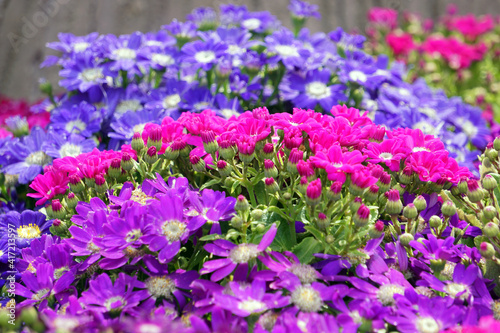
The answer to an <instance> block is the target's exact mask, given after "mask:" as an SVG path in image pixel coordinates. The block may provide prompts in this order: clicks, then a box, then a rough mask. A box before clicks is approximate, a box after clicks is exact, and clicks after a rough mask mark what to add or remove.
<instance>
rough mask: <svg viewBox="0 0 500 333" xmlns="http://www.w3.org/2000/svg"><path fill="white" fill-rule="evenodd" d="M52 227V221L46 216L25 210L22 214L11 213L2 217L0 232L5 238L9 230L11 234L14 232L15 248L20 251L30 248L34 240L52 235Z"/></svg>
mask: <svg viewBox="0 0 500 333" xmlns="http://www.w3.org/2000/svg"><path fill="white" fill-rule="evenodd" d="M51 225H52V220H46V217H45V215H44V214H42V213H40V212H34V211H32V210H25V211H23V212H22V213H19V212H16V211H10V212H7V213H5V214H2V215H0V232H2V234H3V236H4V237H6V236H7V230H9V231H8V233H9V234H11V233H12V232H13V233H14V234H15V240H16V245H15V246H16V247H17V248H19V249H23V248H25V247H29V246H30V244H31V242H32V241H33V240H35V239H38V238H40V237H42V235H43V234H48V233H50V231H49V228H50V226H51ZM11 246H12V244H11Z"/></svg>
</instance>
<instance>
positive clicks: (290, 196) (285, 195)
mask: <svg viewBox="0 0 500 333" xmlns="http://www.w3.org/2000/svg"><path fill="white" fill-rule="evenodd" d="M291 198H292V195H291V194H290V193H289V192H285V193H283V199H285V200H286V201H288V200H290V199H291Z"/></svg>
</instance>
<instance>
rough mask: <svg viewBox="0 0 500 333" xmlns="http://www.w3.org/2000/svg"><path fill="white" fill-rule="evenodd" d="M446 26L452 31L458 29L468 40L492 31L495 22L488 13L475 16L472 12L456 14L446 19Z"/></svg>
mask: <svg viewBox="0 0 500 333" xmlns="http://www.w3.org/2000/svg"><path fill="white" fill-rule="evenodd" d="M447 28H448V29H450V30H454V31H459V32H460V33H461V34H462V35H464V36H465V38H467V39H468V40H470V41H473V40H475V39H476V38H477V37H479V36H481V35H483V34H485V33H487V32H489V31H492V30H493V29H494V28H495V24H494V22H493V19H492V17H491V16H490V15H485V16H482V17H477V18H476V17H475V16H474V15H473V14H468V15H465V16H457V17H453V18H451V19H449V20H448V22H447Z"/></svg>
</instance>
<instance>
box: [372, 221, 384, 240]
mask: <svg viewBox="0 0 500 333" xmlns="http://www.w3.org/2000/svg"><path fill="white" fill-rule="evenodd" d="M384 227H385V225H384V222H382V221H377V222H375V224H374V225H373V226H372V227H371V228H370V230H369V231H368V235H369V236H370V238H371V239H375V238H379V237H380V236H382V234H383V233H384Z"/></svg>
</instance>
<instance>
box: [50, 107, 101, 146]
mask: <svg viewBox="0 0 500 333" xmlns="http://www.w3.org/2000/svg"><path fill="white" fill-rule="evenodd" d="M50 121H51V125H50V127H51V128H52V129H53V130H55V131H61V132H65V133H69V134H79V135H82V136H84V137H86V138H89V137H91V136H92V135H93V134H94V133H96V132H98V131H99V130H100V129H101V122H102V117H101V114H100V112H99V111H97V110H96V108H95V107H94V106H93V105H92V104H89V103H87V102H85V101H83V102H81V103H80V104H73V105H72V106H71V107H69V106H68V107H65V106H61V107H60V108H59V109H58V110H57V111H53V113H52V115H51V117H50Z"/></svg>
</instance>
